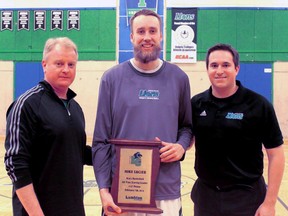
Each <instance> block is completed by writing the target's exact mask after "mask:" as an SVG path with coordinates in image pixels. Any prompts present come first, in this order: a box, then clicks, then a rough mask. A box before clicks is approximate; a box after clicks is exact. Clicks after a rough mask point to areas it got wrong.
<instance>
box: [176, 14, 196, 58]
mask: <svg viewBox="0 0 288 216" xmlns="http://www.w3.org/2000/svg"><path fill="white" fill-rule="evenodd" d="M171 31H172V32H171V62H174V63H196V61H197V8H172V28H171Z"/></svg>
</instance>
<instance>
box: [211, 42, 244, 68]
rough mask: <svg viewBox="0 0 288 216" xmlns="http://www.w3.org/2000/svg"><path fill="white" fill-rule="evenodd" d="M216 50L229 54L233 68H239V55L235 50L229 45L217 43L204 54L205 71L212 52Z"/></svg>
mask: <svg viewBox="0 0 288 216" xmlns="http://www.w3.org/2000/svg"><path fill="white" fill-rule="evenodd" d="M217 50H224V51H228V52H230V53H231V55H232V57H233V62H234V65H235V67H238V66H239V53H238V52H237V50H236V49H234V48H233V47H232V46H231V45H229V44H223V43H219V44H216V45H214V46H212V47H210V48H209V50H208V52H207V54H206V69H208V66H209V56H210V54H211V53H212V52H214V51H217Z"/></svg>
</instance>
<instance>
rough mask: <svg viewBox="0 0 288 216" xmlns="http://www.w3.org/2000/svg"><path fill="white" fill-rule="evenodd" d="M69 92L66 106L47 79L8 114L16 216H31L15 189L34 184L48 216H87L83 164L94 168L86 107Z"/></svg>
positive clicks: (8, 165)
mask: <svg viewBox="0 0 288 216" xmlns="http://www.w3.org/2000/svg"><path fill="white" fill-rule="evenodd" d="M75 96H76V94H75V93H74V92H73V91H72V90H70V89H69V90H68V93H67V101H66V105H65V103H64V102H63V101H62V100H61V99H60V98H59V97H58V96H57V95H56V94H55V93H54V90H53V89H52V87H51V86H50V85H49V84H48V82H46V81H42V82H39V84H38V85H37V86H35V87H34V88H31V89H30V90H28V91H27V92H25V93H24V94H22V95H21V96H20V97H19V98H18V99H17V100H16V101H14V102H13V103H12V104H11V106H10V107H9V109H8V111H7V127H6V140H5V148H6V154H5V166H6V170H7V173H8V175H9V177H10V178H11V180H12V183H13V212H14V216H17V215H27V213H26V212H25V210H24V208H23V206H22V205H21V203H20V202H19V199H18V197H17V195H16V193H15V190H17V189H19V188H21V187H24V186H26V185H28V184H30V183H32V184H33V186H34V190H35V193H36V195H37V198H38V200H39V203H40V205H41V207H42V210H43V212H44V214H45V215H46V216H49V215H65V216H67V215H77V216H79V215H80V216H81V215H85V213H84V204H83V165H84V164H90V165H91V164H92V156H91V148H89V146H86V133H85V120H84V115H83V111H82V109H81V107H80V106H79V104H78V103H77V102H76V101H75V100H74V99H73V98H74V97H75Z"/></svg>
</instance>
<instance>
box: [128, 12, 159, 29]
mask: <svg viewBox="0 0 288 216" xmlns="http://www.w3.org/2000/svg"><path fill="white" fill-rule="evenodd" d="M141 15H144V16H154V17H156V18H157V19H158V21H159V24H160V31H161V26H162V21H161V17H160V16H159V15H158V14H157V13H155V12H154V11H152V10H149V9H142V10H140V11H137V12H136V13H135V14H134V15H133V16H132V17H131V18H130V30H131V32H132V31H133V28H132V27H133V22H134V19H135V18H136V17H138V16H141Z"/></svg>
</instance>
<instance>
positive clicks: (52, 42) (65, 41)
mask: <svg viewBox="0 0 288 216" xmlns="http://www.w3.org/2000/svg"><path fill="white" fill-rule="evenodd" d="M58 44H59V45H61V46H64V47H66V48H72V49H73V50H74V51H75V53H76V55H77V59H78V49H77V46H76V44H75V43H74V42H73V41H72V40H71V39H70V38H68V37H57V38H49V39H48V40H47V41H46V43H45V46H44V50H43V60H46V59H47V56H48V54H49V53H50V52H51V51H52V50H53V49H54V48H55V47H56V45H58Z"/></svg>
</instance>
